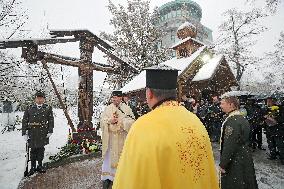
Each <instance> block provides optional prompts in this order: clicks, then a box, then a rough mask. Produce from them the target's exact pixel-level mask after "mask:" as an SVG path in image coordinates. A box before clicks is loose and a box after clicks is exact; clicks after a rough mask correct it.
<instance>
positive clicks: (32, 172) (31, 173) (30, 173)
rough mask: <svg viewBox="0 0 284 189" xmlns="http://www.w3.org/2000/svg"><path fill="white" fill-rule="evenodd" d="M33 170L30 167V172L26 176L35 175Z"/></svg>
mask: <svg viewBox="0 0 284 189" xmlns="http://www.w3.org/2000/svg"><path fill="white" fill-rule="evenodd" d="M35 171H36V170H35V168H34V167H32V168H31V169H30V171H29V174H28V176H32V175H33V174H35Z"/></svg>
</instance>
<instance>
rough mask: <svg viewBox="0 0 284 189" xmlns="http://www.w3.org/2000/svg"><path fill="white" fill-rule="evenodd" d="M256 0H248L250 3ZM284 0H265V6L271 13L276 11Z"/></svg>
mask: <svg viewBox="0 0 284 189" xmlns="http://www.w3.org/2000/svg"><path fill="white" fill-rule="evenodd" d="M255 1H256V0H247V2H249V3H255ZM282 2H283V0H265V7H266V9H267V10H268V11H269V12H270V13H275V12H276V11H277V9H278V7H279V5H280V4H281V3H282Z"/></svg>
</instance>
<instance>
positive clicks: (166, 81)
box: [145, 65, 179, 89]
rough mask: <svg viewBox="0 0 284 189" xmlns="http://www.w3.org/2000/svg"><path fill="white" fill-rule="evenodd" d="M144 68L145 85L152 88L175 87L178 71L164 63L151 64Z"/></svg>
mask: <svg viewBox="0 0 284 189" xmlns="http://www.w3.org/2000/svg"><path fill="white" fill-rule="evenodd" d="M145 70H146V87H148V88H152V89H176V88H177V76H178V71H179V70H177V69H175V68H172V67H170V66H166V65H158V66H152V67H149V68H145Z"/></svg>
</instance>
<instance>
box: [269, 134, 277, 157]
mask: <svg viewBox="0 0 284 189" xmlns="http://www.w3.org/2000/svg"><path fill="white" fill-rule="evenodd" d="M266 139H267V144H268V149H269V153H270V156H271V157H276V155H277V151H276V141H275V137H274V136H272V135H271V134H269V133H267V134H266Z"/></svg>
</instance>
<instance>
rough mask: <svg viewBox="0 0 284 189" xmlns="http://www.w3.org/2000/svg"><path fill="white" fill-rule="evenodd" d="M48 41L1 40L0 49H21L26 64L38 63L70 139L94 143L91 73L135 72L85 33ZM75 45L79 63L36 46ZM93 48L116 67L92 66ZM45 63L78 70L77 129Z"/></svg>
mask: <svg viewBox="0 0 284 189" xmlns="http://www.w3.org/2000/svg"><path fill="white" fill-rule="evenodd" d="M50 35H51V36H52V38H50V39H35V40H33V39H28V40H2V41H0V49H6V48H18V47H22V57H23V58H24V59H25V60H26V62H28V63H37V62H38V61H41V63H42V64H43V66H44V68H45V70H46V71H47V74H48V76H49V79H50V81H51V83H52V85H53V88H54V90H55V93H56V95H57V97H58V99H59V102H60V105H61V107H62V109H63V111H64V114H65V116H66V118H67V120H68V125H69V126H70V127H71V129H72V133H73V139H75V140H79V141H81V140H82V139H83V138H87V139H94V138H95V137H96V136H97V135H96V132H95V130H94V128H93V123H92V116H93V70H96V71H102V72H107V73H115V74H119V70H121V69H124V70H125V69H126V70H127V71H129V72H136V73H137V70H136V69H135V68H133V67H131V66H130V65H128V64H127V63H126V62H124V61H123V60H121V59H120V58H118V57H117V56H115V55H114V54H113V53H112V50H113V48H112V47H111V46H110V45H109V44H107V43H106V42H105V41H103V40H102V39H100V38H99V37H98V36H96V35H94V34H93V33H91V32H90V31H88V30H65V31H62V30H60V31H51V32H50ZM77 41H79V48H80V59H77V58H72V57H65V56H61V55H56V54H51V53H46V52H42V51H39V50H38V46H40V45H47V44H57V43H66V42H77ZM94 47H96V48H98V49H99V50H100V51H102V52H103V53H105V54H106V55H107V56H109V57H110V58H111V59H113V60H115V61H116V62H118V63H119V65H120V66H112V65H105V64H100V63H95V62H92V53H93V52H94ZM47 62H51V63H54V64H61V65H67V66H73V67H77V68H78V74H79V78H80V79H79V86H78V89H79V90H78V93H79V94H78V96H79V97H78V98H79V99H78V117H79V124H78V125H77V129H76V128H75V127H74V125H73V123H72V121H71V119H70V117H69V115H68V113H67V109H66V106H65V105H64V103H63V101H62V99H61V97H60V94H59V93H58V91H57V89H56V86H55V84H54V82H53V80H52V78H51V74H50V72H49V70H48V67H47V64H46V63H47Z"/></svg>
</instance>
